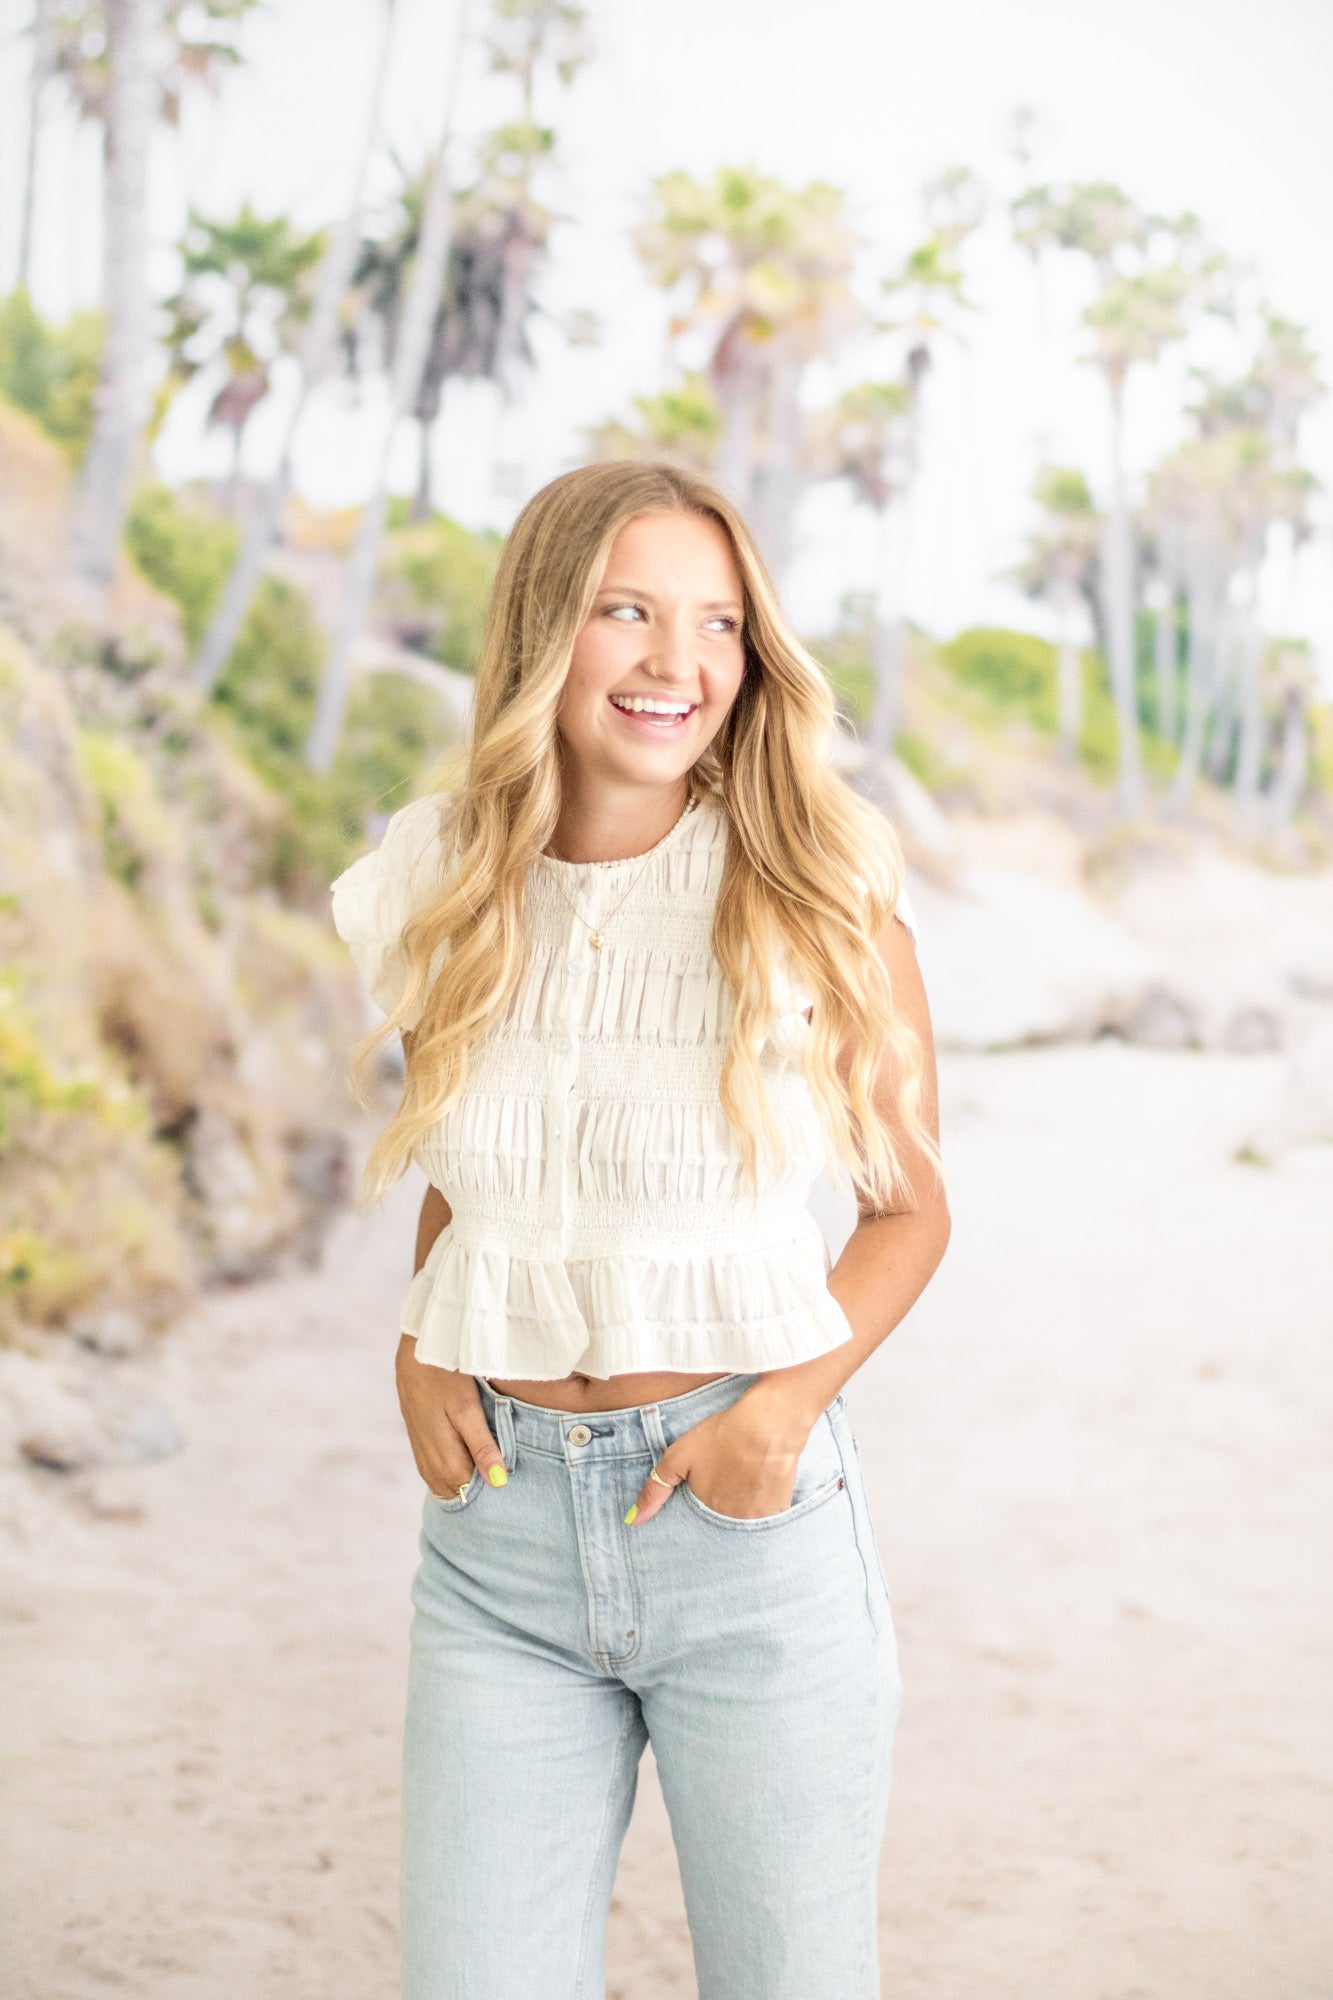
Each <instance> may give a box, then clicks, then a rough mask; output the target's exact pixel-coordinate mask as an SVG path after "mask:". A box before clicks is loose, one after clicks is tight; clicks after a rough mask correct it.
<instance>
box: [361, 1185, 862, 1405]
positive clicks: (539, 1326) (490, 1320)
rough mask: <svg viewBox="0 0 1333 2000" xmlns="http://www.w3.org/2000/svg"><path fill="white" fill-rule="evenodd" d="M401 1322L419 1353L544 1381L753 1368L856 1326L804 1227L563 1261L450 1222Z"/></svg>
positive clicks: (833, 1339) (794, 1357) (790, 1358)
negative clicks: (696, 1248)
mask: <svg viewBox="0 0 1333 2000" xmlns="http://www.w3.org/2000/svg"><path fill="white" fill-rule="evenodd" d="M811 1221H812V1226H813V1218H811ZM819 1241H820V1243H821V1245H822V1238H820V1239H819ZM399 1324H400V1330H401V1331H402V1332H403V1333H406V1334H409V1335H411V1336H412V1337H413V1338H414V1339H415V1341H416V1351H417V1358H418V1359H419V1360H421V1361H425V1362H430V1363H432V1364H434V1365H435V1366H436V1367H440V1368H457V1369H461V1370H463V1371H464V1372H465V1373H468V1374H475V1375H494V1376H498V1377H505V1376H512V1377H514V1378H515V1379H520V1380H527V1381H534V1382H535V1381H558V1380H560V1379H562V1378H563V1377H564V1376H566V1375H569V1374H570V1373H571V1372H572V1371H573V1370H575V1369H578V1370H579V1371H580V1372H581V1373H583V1374H585V1375H592V1376H596V1377H598V1378H599V1379H602V1380H604V1379H606V1378H607V1377H609V1376H612V1375H622V1374H630V1373H637V1372H640V1371H642V1370H647V1369H668V1370H679V1371H681V1372H684V1373H689V1374H705V1373H707V1374H712V1373H716V1372H720V1371H722V1370H724V1369H727V1370H734V1371H736V1372H738V1373H751V1372H757V1371H761V1370H763V1369H766V1368H783V1367H787V1366H790V1365H791V1364H793V1363H795V1362H798V1361H806V1360H809V1359H810V1358H811V1357H812V1356H814V1355H817V1354H825V1353H827V1352H828V1351H829V1349H830V1348H833V1347H838V1346H841V1345H842V1343H843V1342H844V1341H847V1340H850V1339H851V1338H852V1328H851V1325H850V1323H849V1321H848V1319H847V1316H846V1314H845V1313H844V1312H843V1310H842V1307H841V1306H840V1305H839V1304H838V1302H837V1300H836V1299H835V1298H834V1297H833V1294H832V1293H831V1292H830V1291H829V1289H828V1285H827V1282H826V1271H825V1269H824V1266H823V1263H822V1260H821V1259H820V1257H819V1256H818V1255H816V1254H814V1253H813V1252H812V1251H811V1250H810V1249H809V1247H808V1245H807V1244H805V1243H801V1242H799V1241H798V1242H796V1243H792V1244H789V1246H788V1247H787V1248H786V1250H785V1252H783V1251H775V1250H774V1249H773V1248H772V1247H771V1246H770V1247H768V1248H765V1249H762V1250H745V1251H741V1252H736V1251H729V1252H725V1253H707V1254H695V1255H684V1256H682V1255H681V1254H680V1253H679V1252H666V1251H664V1252H662V1253H661V1254H659V1255H654V1254H652V1253H651V1252H648V1253H645V1252H637V1253H633V1254H628V1253H622V1254H617V1255H615V1256H606V1257H594V1258H587V1259H583V1260H579V1261H574V1262H569V1263H565V1262H562V1261H561V1260H560V1259H558V1258H538V1257H515V1256H512V1255H511V1254H510V1253H509V1252H508V1251H507V1250H505V1249H503V1248H501V1247H499V1246H495V1245H487V1246H483V1247H475V1246H471V1245H467V1244H464V1243H461V1242H459V1241H458V1240H457V1239H456V1238H455V1237H454V1235H453V1232H452V1228H451V1227H446V1228H445V1229H444V1230H442V1231H441V1233H440V1235H439V1236H438V1237H437V1238H436V1240H435V1242H434V1244H433V1245H432V1246H431V1251H430V1255H429V1256H428V1257H427V1259H426V1262H425V1263H424V1264H423V1265H422V1267H421V1269H420V1271H418V1273H417V1274H416V1276H415V1277H414V1278H413V1280H412V1283H411V1285H410V1287H409V1288H408V1292H407V1296H406V1298H405V1299H404V1301H403V1306H402V1312H401V1315H400V1321H399Z"/></svg>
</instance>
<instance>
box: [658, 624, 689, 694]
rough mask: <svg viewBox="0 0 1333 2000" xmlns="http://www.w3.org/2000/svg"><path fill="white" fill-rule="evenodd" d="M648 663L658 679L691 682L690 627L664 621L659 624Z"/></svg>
mask: <svg viewBox="0 0 1333 2000" xmlns="http://www.w3.org/2000/svg"><path fill="white" fill-rule="evenodd" d="M650 664H651V666H652V668H653V671H654V673H655V674H656V676H657V678H658V680H661V681H670V682H673V683H675V682H681V683H685V682H692V681H693V680H694V679H695V663H694V632H693V630H692V628H691V627H690V626H688V625H676V624H669V623H665V622H664V623H663V624H661V625H660V626H659V627H658V629H657V633H656V635H655V638H654V642H653V647H652V653H651V659H650Z"/></svg>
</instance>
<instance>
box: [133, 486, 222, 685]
mask: <svg viewBox="0 0 1333 2000" xmlns="http://www.w3.org/2000/svg"><path fill="white" fill-rule="evenodd" d="M239 545H240V529H239V528H238V527H237V526H236V523H235V522H234V521H231V520H229V519H228V518H227V517H226V515H224V514H219V513H218V511H217V509H216V508H215V507H211V506H209V505H208V504H207V503H206V502H201V501H196V502H189V501H185V500H182V498H181V496H180V495H179V494H178V493H176V492H174V491H173V490H172V488H171V487H170V486H162V485H159V484H157V483H149V484H146V485H143V486H140V487H139V488H138V489H137V490H136V492H135V493H134V496H133V498H132V499H131V501H130V507H129V512H128V514H127V516H126V521H125V546H126V548H127V549H128V550H129V553H130V555H131V557H132V558H133V560H134V562H135V564H136V566H137V567H138V569H139V570H140V572H141V573H142V574H143V575H144V576H145V577H146V578H147V579H148V581H149V583H151V584H152V585H153V586H154V588H155V589H157V590H160V591H161V592H162V593H163V595H164V596H166V597H170V598H173V599H174V600H175V602H176V603H177V604H178V605H179V606H180V612H181V621H182V623H183V625H184V627H185V636H186V638H187V640H188V641H189V643H190V645H191V646H197V645H198V644H199V641H200V640H201V639H202V638H203V636H204V632H205V630H206V629H207V626H208V621H209V619H210V618H211V617H212V615H213V611H214V609H215V607H216V605H217V602H218V599H219V598H220V597H221V595H222V589H223V585H224V584H225V583H226V581H227V577H228V575H229V574H230V572H231V566H232V564H233V562H235V560H236V551H237V548H238V547H239Z"/></svg>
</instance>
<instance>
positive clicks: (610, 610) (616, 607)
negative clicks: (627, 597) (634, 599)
mask: <svg viewBox="0 0 1333 2000" xmlns="http://www.w3.org/2000/svg"><path fill="white" fill-rule="evenodd" d="M642 610H643V606H642V605H641V604H612V605H609V606H608V607H607V613H606V615H607V617H608V618H615V617H616V616H617V615H618V614H619V613H620V612H622V611H642Z"/></svg>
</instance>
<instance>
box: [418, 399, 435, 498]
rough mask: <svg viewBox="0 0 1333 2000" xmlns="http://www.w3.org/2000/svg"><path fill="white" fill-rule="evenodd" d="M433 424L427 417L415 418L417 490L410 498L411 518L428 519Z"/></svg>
mask: <svg viewBox="0 0 1333 2000" xmlns="http://www.w3.org/2000/svg"><path fill="white" fill-rule="evenodd" d="M434 430H435V425H434V423H433V422H432V420H431V419H430V418H429V417H419V418H418V420H417V490H416V492H415V494H414V495H413V498H412V519H413V520H414V521H429V519H430V511H431V498H430V441H431V438H432V436H433V435H434Z"/></svg>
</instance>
